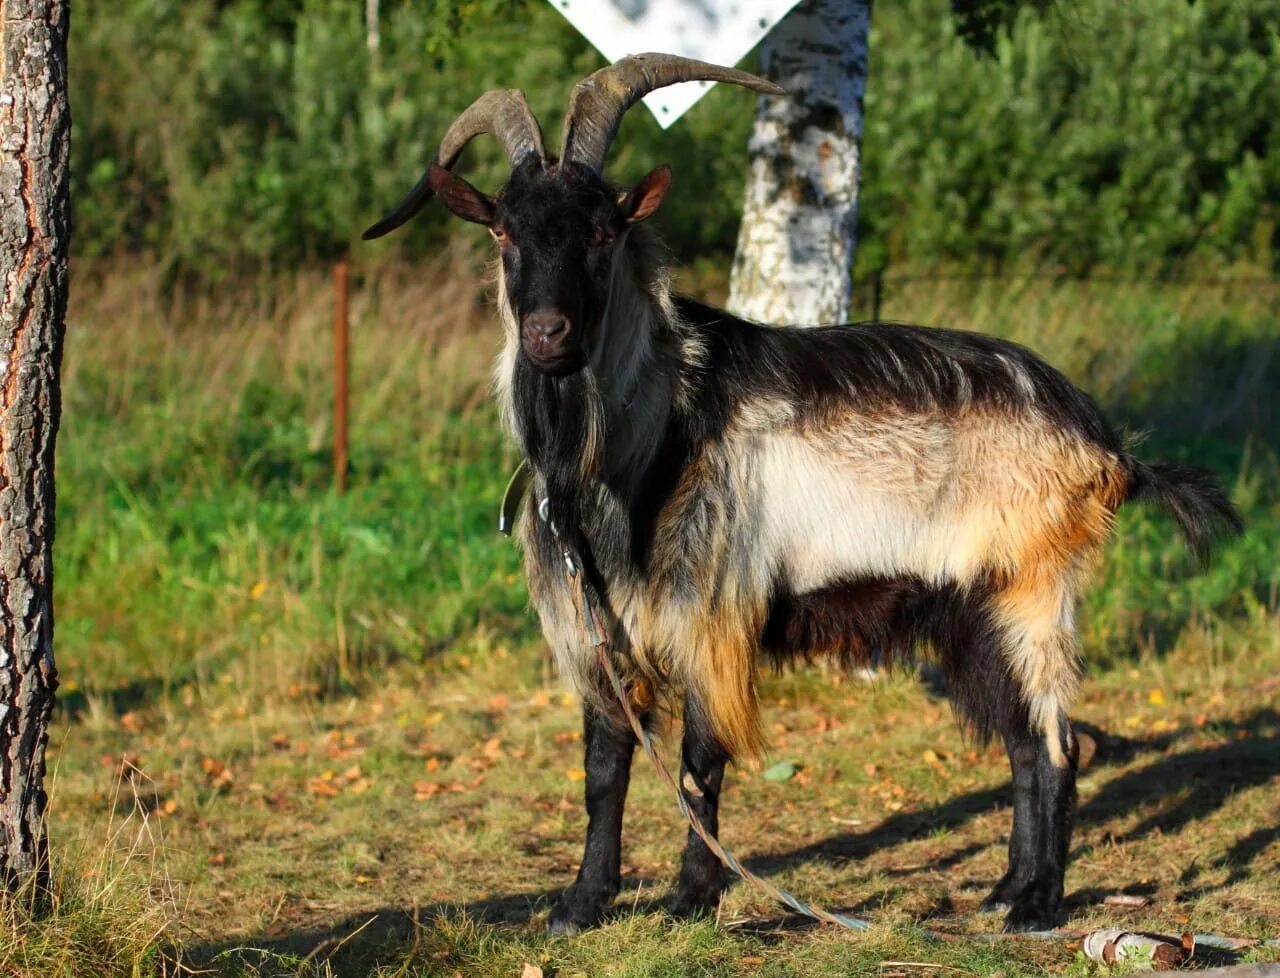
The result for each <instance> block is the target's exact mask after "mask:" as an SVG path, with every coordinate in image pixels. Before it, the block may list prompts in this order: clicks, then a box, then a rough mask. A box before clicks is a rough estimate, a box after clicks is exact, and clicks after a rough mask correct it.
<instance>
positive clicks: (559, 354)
mask: <svg viewBox="0 0 1280 978" xmlns="http://www.w3.org/2000/svg"><path fill="white" fill-rule="evenodd" d="M520 344H521V346H523V347H524V352H525V355H526V356H527V357H528V358H529V359H530V360H531V361H532V362H533V365H534V366H535V367H537V368H538V369H539V370H541V371H542V372H544V373H549V374H555V375H562V374H567V373H572V372H573V370H574V369H576V367H577V365H578V363H577V361H578V342H577V336H576V334H575V332H574V328H573V324H572V323H570V322H569V317H568V316H566V315H565V314H564V313H562V312H559V311H557V310H539V311H537V312H531V313H529V314H528V315H527V316H525V317H524V319H522V320H521V322H520Z"/></svg>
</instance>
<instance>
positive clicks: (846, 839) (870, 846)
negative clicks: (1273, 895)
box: [183, 708, 1280, 976]
mask: <svg viewBox="0 0 1280 978" xmlns="http://www.w3.org/2000/svg"><path fill="white" fill-rule="evenodd" d="M1091 732H1092V733H1093V735H1094V736H1095V739H1096V740H1097V741H1098V755H1097V760H1096V761H1095V769H1106V768H1109V767H1115V766H1118V765H1128V764H1131V763H1133V762H1134V761H1137V760H1141V759H1142V758H1144V757H1148V756H1151V755H1156V756H1154V757H1153V758H1152V759H1151V761H1150V763H1146V764H1142V765H1141V766H1139V767H1136V768H1134V769H1133V770H1130V771H1126V772H1125V773H1123V774H1121V775H1120V776H1118V777H1115V778H1113V779H1111V780H1109V781H1107V782H1106V783H1105V784H1104V785H1103V786H1102V787H1101V788H1100V789H1099V790H1098V792H1097V793H1096V794H1094V795H1093V796H1092V797H1091V798H1089V800H1088V801H1087V802H1086V803H1084V804H1083V805H1082V806H1081V807H1080V810H1079V814H1078V820H1077V824H1078V825H1080V826H1081V827H1087V826H1097V825H1101V824H1104V823H1106V822H1108V821H1110V820H1111V819H1113V818H1115V817H1117V816H1121V815H1123V814H1125V813H1127V812H1132V811H1135V810H1139V809H1143V810H1149V811H1150V813H1149V814H1147V815H1145V816H1144V817H1142V818H1141V819H1140V820H1139V821H1138V822H1137V823H1136V824H1135V825H1133V826H1132V827H1131V828H1128V829H1126V830H1125V831H1123V832H1122V833H1120V834H1118V835H1116V836H1113V839H1114V840H1116V841H1120V842H1131V841H1136V840H1138V839H1141V838H1144V837H1146V836H1148V835H1150V834H1151V833H1153V832H1163V833H1170V832H1177V831H1178V830H1180V829H1181V828H1183V827H1185V826H1187V825H1189V824H1191V823H1193V822H1197V821H1199V820H1202V819H1205V818H1208V817H1210V816H1212V815H1213V814H1214V813H1215V812H1216V811H1218V810H1219V809H1220V808H1221V807H1222V806H1223V805H1224V804H1226V803H1227V801H1228V800H1229V799H1230V798H1231V797H1232V796H1233V795H1235V794H1236V793H1237V792H1239V791H1242V790H1245V789H1248V788H1251V787H1255V786H1259V785H1263V784H1266V783H1267V782H1269V781H1271V780H1272V779H1273V778H1275V777H1276V776H1277V775H1280V712H1278V711H1277V710H1275V709H1272V708H1267V709H1260V710H1256V711H1254V712H1253V713H1251V714H1249V715H1248V716H1246V717H1244V718H1243V719H1241V720H1239V721H1236V722H1232V723H1229V724H1225V725H1223V733H1224V742H1222V743H1220V744H1215V745H1213V746H1211V747H1205V748H1202V749H1199V750H1193V751H1183V752H1180V753H1176V754H1169V753H1167V751H1168V749H1169V748H1170V747H1171V746H1172V745H1173V744H1174V743H1175V742H1176V741H1177V740H1178V739H1179V738H1180V737H1183V736H1186V735H1187V734H1188V733H1189V730H1187V729H1180V730H1174V731H1171V732H1169V733H1163V734H1159V735H1155V736H1152V737H1147V738H1137V739H1134V738H1126V737H1119V736H1113V735H1108V734H1106V733H1104V732H1102V731H1098V730H1091ZM1009 798H1010V789H1009V786H1008V785H1007V784H1006V785H1003V786H1001V787H998V788H983V789H980V790H976V791H970V792H967V793H965V794H961V795H958V796H956V797H954V798H952V799H949V800H948V801H946V802H943V803H942V804H939V805H934V806H930V807H927V808H923V809H920V810H917V811H911V812H901V813H898V814H894V815H892V816H890V817H889V818H887V819H885V820H884V821H882V822H880V823H879V824H878V825H875V826H873V827H871V828H870V829H868V830H867V831H865V832H842V833H839V834H837V835H833V836H829V837H828V838H825V839H823V840H821V841H819V842H816V843H812V844H809V845H805V846H801V847H797V848H794V849H785V850H777V851H774V852H769V853H765V854H759V855H756V856H753V857H751V858H749V859H747V860H745V862H746V865H747V866H748V868H750V869H751V870H752V871H753V872H756V873H758V874H760V875H762V876H769V875H773V874H777V873H780V872H784V871H787V870H791V869H794V868H796V867H797V866H801V865H804V864H806V863H813V862H827V863H831V864H844V863H848V862H850V861H853V860H857V859H860V858H862V857H864V856H867V855H869V854H870V853H872V852H875V851H877V850H880V849H884V848H891V847H893V846H895V845H899V844H902V843H906V842H910V841H914V840H917V839H921V838H925V837H928V836H929V835H930V834H932V833H934V832H936V831H937V830H939V829H956V828H960V827H961V826H963V825H965V824H966V823H967V822H969V821H970V820H972V819H973V818H975V817H977V816H979V815H982V814H985V813H987V812H990V811H992V810H993V809H996V808H1002V807H1004V806H1006V805H1008V803H1009ZM1278 837H1280V827H1275V826H1271V827H1265V828H1261V829H1258V830H1256V831H1255V832H1252V833H1250V834H1249V835H1247V836H1245V837H1244V838H1242V839H1240V840H1238V841H1237V842H1236V843H1235V845H1234V846H1232V848H1231V849H1230V850H1229V851H1228V852H1227V853H1226V854H1225V855H1224V856H1222V857H1221V858H1220V859H1218V860H1217V861H1216V863H1215V867H1218V868H1226V869H1228V871H1229V872H1228V876H1227V878H1226V880H1225V881H1224V882H1223V883H1221V884H1219V885H1218V887H1213V886H1200V887H1196V886H1195V883H1196V880H1197V879H1198V878H1199V876H1200V875H1201V872H1200V870H1199V869H1198V868H1197V867H1196V866H1195V865H1193V866H1191V867H1189V868H1188V870H1187V872H1186V873H1184V877H1183V880H1182V881H1181V882H1182V883H1183V885H1184V886H1186V887H1187V888H1188V889H1187V890H1186V891H1185V892H1184V894H1180V896H1182V895H1190V896H1195V895H1201V894H1204V893H1207V892H1212V890H1214V889H1217V888H1219V887H1223V886H1229V885H1231V884H1232V883H1233V882H1236V881H1239V880H1240V879H1243V878H1245V877H1246V876H1247V875H1248V872H1249V867H1250V864H1251V863H1252V862H1253V861H1254V860H1255V859H1256V858H1257V857H1258V856H1259V855H1260V854H1261V853H1262V852H1263V850H1264V849H1265V848H1266V847H1267V846H1268V845H1270V844H1271V842H1273V841H1275V839H1276V838H1278ZM987 844H988V843H985V842H984V843H974V842H971V841H967V842H966V841H958V842H957V844H956V845H954V846H953V847H952V848H951V849H950V850H949V851H945V852H942V853H941V854H940V855H939V856H938V857H937V858H936V859H935V860H933V861H932V862H931V863H930V864H929V866H928V867H927V868H928V869H929V870H930V871H933V870H936V869H940V868H941V869H946V868H949V867H951V866H954V865H956V864H958V863H960V862H962V861H963V860H965V859H967V858H968V857H969V856H971V855H973V854H975V853H976V852H978V851H980V850H981V849H983V848H985V847H986V845H987ZM1083 845H1088V843H1084V844H1083ZM1079 854H1080V846H1079V845H1078V846H1077V851H1076V853H1075V855H1077V856H1078V855H1079ZM900 875H909V874H908V873H906V872H905V871H904V873H903V874H900ZM668 884H669V881H665V880H654V879H650V878H645V877H635V876H630V877H627V878H626V880H625V883H624V889H623V893H622V895H621V896H619V898H618V900H617V902H616V904H615V908H616V909H615V911H614V914H615V916H626V915H629V914H632V913H636V914H650V913H655V912H658V911H660V910H661V909H662V908H663V907H664V906H665V904H664V901H663V895H664V894H665V888H666V886H667V885H668ZM738 885H741V884H738ZM561 892H562V890H561V888H552V889H546V890H533V891H528V892H523V893H510V894H505V895H501V896H495V897H490V898H487V899H482V900H476V901H472V902H457V903H444V904H437V905H433V906H430V907H426V908H421V909H417V910H410V909H406V908H403V907H379V908H376V909H370V910H369V911H367V912H364V913H360V914H356V915H352V916H349V917H346V918H344V919H342V920H337V921H333V922H331V923H328V924H325V925H320V926H316V927H310V928H305V929H298V930H293V931H289V930H287V929H286V930H284V931H283V932H269V933H263V934H259V935H247V936H242V937H238V938H235V939H230V940H224V941H218V942H213V943H205V944H199V945H195V946H191V947H188V948H186V949H185V950H184V952H183V962H184V964H187V965H188V966H190V967H192V968H196V969H199V968H216V967H217V966H218V964H219V963H220V962H227V961H231V962H235V961H241V962H243V963H245V964H252V965H254V966H255V967H256V968H257V969H258V970H257V971H255V972H254V973H255V974H262V975H264V976H265V975H269V974H272V972H271V971H270V970H263V968H264V967H267V968H268V969H269V965H270V963H271V961H273V960H275V959H277V958H279V959H280V960H281V961H282V962H288V961H294V962H296V961H297V960H298V959H299V958H311V959H322V960H324V961H325V962H326V963H327V966H328V967H329V968H330V969H332V973H333V974H334V975H338V976H341V975H347V974H351V975H355V974H364V973H365V971H364V970H362V969H368V968H370V967H375V966H377V965H378V964H386V963H388V962H390V961H393V960H398V959H400V958H401V957H402V956H403V954H404V953H405V950H406V948H407V947H409V946H411V945H412V943H413V941H414V940H415V939H417V937H419V936H420V934H421V929H422V928H430V927H432V926H433V924H434V923H435V922H436V921H438V920H439V919H440V918H442V917H444V918H461V917H466V918H469V919H471V920H474V921H478V922H481V923H486V924H490V925H495V926H497V927H499V929H500V930H508V931H509V932H511V933H512V934H513V935H515V934H518V935H520V936H521V937H527V936H528V935H529V933H530V931H531V930H536V929H537V927H538V926H539V925H540V923H541V921H540V920H537V918H539V917H540V916H541V914H543V913H544V912H545V911H546V910H547V909H548V908H549V907H550V906H551V905H552V904H553V903H554V902H555V900H556V898H557V897H558V896H559V895H560V893H561ZM1103 895H1104V894H1103V893H1102V892H1101V891H1099V890H1095V889H1090V888H1086V889H1083V890H1079V891H1076V892H1073V893H1069V894H1068V895H1067V906H1068V909H1069V910H1070V909H1072V908H1080V907H1084V906H1089V905H1093V904H1096V903H1097V902H1098V901H1099V900H1100V899H1101V897H1102V896H1103ZM891 896H892V895H891V894H889V895H885V894H881V895H880V896H877V897H874V898H872V899H871V900H869V901H867V902H864V903H862V904H858V905H854V906H844V907H837V908H836V909H839V910H842V911H843V912H846V913H852V914H856V915H866V914H874V912H875V910H876V907H877V906H878V905H879V904H881V903H882V902H883V901H884V900H885V899H886V898H891ZM955 913H956V908H955V907H954V906H953V905H952V904H951V902H950V901H949V900H946V899H944V900H943V902H942V903H940V904H939V905H938V906H936V907H934V908H933V910H932V911H931V913H930V914H929V919H933V920H937V919H939V918H947V917H952V916H953V915H954V914H955ZM807 926H809V924H808V922H806V921H805V920H804V919H803V918H794V917H786V916H781V917H778V918H771V919H767V920H760V921H751V922H749V923H748V924H747V927H746V929H748V930H750V931H751V932H752V933H754V934H757V935H764V936H767V935H768V934H771V933H781V932H786V931H790V930H796V929H803V928H805V927H807ZM281 967H284V965H282V966H281ZM290 969H293V970H290ZM294 973H296V964H295V965H290V966H289V968H288V969H286V970H283V971H282V972H281V974H294Z"/></svg>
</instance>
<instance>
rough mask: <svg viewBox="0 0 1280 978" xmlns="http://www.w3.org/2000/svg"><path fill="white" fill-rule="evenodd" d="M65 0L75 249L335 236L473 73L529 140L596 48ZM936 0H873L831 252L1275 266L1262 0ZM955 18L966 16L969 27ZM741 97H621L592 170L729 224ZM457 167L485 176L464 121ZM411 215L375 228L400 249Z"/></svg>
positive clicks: (1279, 10) (258, 262)
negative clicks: (854, 211)
mask: <svg viewBox="0 0 1280 978" xmlns="http://www.w3.org/2000/svg"><path fill="white" fill-rule="evenodd" d="M381 7H382V15H381V25H380V26H381V45H380V47H379V49H378V51H377V53H376V56H371V54H370V52H369V50H368V48H367V46H366V36H365V25H364V22H363V8H364V5H363V4H360V3H357V2H355V0H109V2H108V0H86V2H85V3H83V4H81V5H79V6H78V7H77V10H76V25H75V30H74V32H73V36H72V47H73V50H72V64H73V66H74V71H73V73H72V87H73V93H72V95H73V99H74V105H73V107H74V111H75V117H76V128H75V135H74V142H73V180H74V188H73V189H74V200H75V202H76V247H77V249H78V250H79V252H80V253H81V254H83V255H102V254H108V253H119V252H136V251H139V250H144V251H153V252H156V253H158V254H160V255H162V256H164V257H165V258H166V260H168V261H169V262H170V264H171V265H172V267H173V268H174V269H175V270H183V271H197V272H200V273H202V274H206V275H214V276H216V275H220V274H224V273H226V272H227V271H229V270H236V269H240V268H246V267H249V268H254V269H261V268H262V267H263V266H266V267H268V268H273V267H280V268H287V267H291V266H293V265H296V264H297V263H300V262H306V261H308V260H315V259H323V258H328V257H331V256H333V255H336V254H338V253H340V252H341V251H342V250H343V249H345V248H347V247H348V246H349V245H351V244H352V243H353V241H354V240H355V239H356V237H357V236H358V234H359V232H360V230H361V229H362V228H364V227H365V226H366V225H367V224H368V223H370V222H371V221H372V220H373V219H374V218H376V217H377V216H379V215H380V213H381V212H382V211H384V210H386V209H387V208H388V207H389V206H390V205H391V204H392V203H393V202H394V201H395V200H397V199H398V198H399V196H400V195H401V194H402V193H403V192H404V191H405V190H406V189H407V188H408V187H409V186H410V185H411V184H412V182H413V181H414V180H415V179H416V178H417V176H418V174H419V172H420V170H421V167H422V166H423V165H424V164H425V162H426V161H427V160H428V159H429V158H430V157H431V155H432V153H433V152H434V150H435V147H436V144H437V141H438V139H439V137H440V135H441V133H442V132H443V131H444V128H445V126H446V125H447V124H448V123H449V121H450V120H451V119H452V118H453V117H454V115H455V114H456V113H457V112H458V111H459V110H460V109H462V108H463V107H464V106H465V105H466V104H467V103H468V102H469V101H470V100H471V99H472V98H474V97H475V96H476V95H477V94H478V93H479V92H481V91H483V90H484V89H487V88H490V87H498V86H502V87H510V86H515V87H519V88H522V89H524V90H525V91H526V92H527V93H528V95H529V98H530V101H531V103H532V105H533V108H534V110H535V112H536V113H537V115H538V117H539V118H540V119H541V120H542V121H543V124H544V127H546V129H547V130H548V131H547V137H548V142H549V143H550V144H552V145H555V143H556V141H557V139H558V124H559V119H560V118H561V116H562V114H563V111H564V105H565V101H566V97H567V94H568V91H569V87H570V86H571V84H572V83H573V82H574V81H575V80H576V79H577V78H579V77H581V76H582V75H583V74H585V73H587V72H588V71H590V70H592V69H594V68H595V67H598V66H599V65H600V64H601V63H602V62H601V60H600V58H599V56H598V55H597V54H596V53H595V52H594V51H593V50H592V49H590V48H589V46H588V45H587V44H586V42H585V41H583V40H582V39H581V38H580V37H579V36H578V35H577V34H576V33H575V32H574V31H573V29H572V28H571V27H569V25H568V24H567V23H566V22H565V21H564V20H563V19H562V18H561V17H560V16H559V15H558V14H557V13H556V12H555V11H554V10H553V9H552V8H551V6H550V5H549V4H547V3H545V2H543V0H467V2H460V3H451V2H447V0H382V4H381ZM964 23H965V22H964V19H963V18H958V17H957V16H956V15H955V14H954V13H953V12H952V9H951V5H950V4H948V3H947V2H946V0H894V2H892V3H888V2H885V3H881V4H879V5H877V8H876V10H875V16H874V28H873V30H874V36H873V39H872V47H871V60H872V65H871V73H870V75H871V76H870V79H869V84H868V94H867V103H866V130H865V145H864V157H865V168H864V197H863V205H862V213H861V219H860V220H861V237H862V243H861V247H860V251H859V265H860V266H861V267H863V268H870V267H878V266H882V265H885V264H886V263H895V264H896V263H904V262H905V263H916V264H927V263H932V262H935V261H947V262H951V263H960V264H964V265H975V264H978V265H983V266H989V265H992V264H1001V263H1010V262H1013V261H1016V262H1019V263H1023V262H1025V260H1026V259H1027V258H1028V256H1030V257H1031V258H1032V259H1033V260H1034V261H1036V262H1037V263H1043V264H1044V265H1046V266H1048V267H1057V266H1065V267H1066V268H1067V269H1069V270H1071V271H1082V270H1086V269H1088V268H1090V267H1093V266H1097V265H1107V266H1109V267H1116V266H1126V267H1134V268H1142V269H1144V270H1159V269H1161V268H1164V267H1166V266H1168V265H1170V264H1173V263H1178V262H1180V261H1186V260H1188V259H1195V260H1198V259H1204V260H1211V261H1213V262H1215V263H1222V262H1233V261H1246V262H1249V263H1251V264H1254V265H1260V266H1262V267H1264V268H1268V269H1274V268H1275V267H1276V266H1277V251H1278V249H1277V245H1278V244H1280V232H1278V231H1277V227H1278V225H1280V204H1278V203H1277V201H1278V200H1280V127H1278V126H1277V124H1276V122H1275V120H1276V119H1280V71H1278V70H1277V66H1278V65H1280V0H1198V2H1196V3H1193V4H1189V3H1187V2H1186V0H1137V2H1133V3H1124V4H1118V3H1114V2H1112V0H1072V2H1068V0H1062V2H1058V3H1054V4H1047V5H1046V4H1039V3H1036V4H1027V5H1024V6H1023V7H1022V10H1021V13H1019V14H1017V15H1016V16H1014V17H1012V18H1011V19H1008V20H1006V22H1005V23H1004V24H1003V25H1001V26H997V27H996V28H994V33H992V34H991V36H989V37H985V38H983V39H982V42H981V43H978V44H974V43H969V42H966V40H964V39H962V38H961V37H959V36H958V34H957V30H958V29H959V28H963V26H964ZM969 41H970V42H972V41H973V37H972V36H970V38H969ZM752 106H753V100H752V98H751V97H749V96H748V95H746V94H745V93H743V92H741V91H737V90H729V89H727V88H726V87H725V86H718V87H717V89H716V90H715V91H713V92H712V93H711V95H710V96H708V97H707V98H706V99H705V100H704V101H703V102H702V103H700V104H699V105H698V106H697V107H696V108H695V109H694V110H693V112H692V113H691V114H690V116H689V117H688V118H687V119H686V120H684V121H682V122H681V123H680V124H679V125H677V126H676V127H675V128H674V129H673V130H671V131H670V132H666V133H664V132H662V131H661V130H660V129H659V128H658V127H657V125H656V124H655V123H654V122H653V121H652V119H650V118H649V117H648V115H647V113H646V112H645V111H644V110H639V111H635V112H633V113H631V115H630V116H629V117H628V120H627V122H626V124H625V125H624V127H623V132H622V137H621V139H620V141H619V143H618V145H617V149H616V150H615V152H614V155H613V160H612V166H613V170H612V172H613V174H614V175H615V176H617V177H618V178H619V179H630V178H634V177H635V176H637V175H638V174H640V173H642V172H643V171H644V170H645V169H647V168H648V167H649V166H652V165H654V164H656V163H658V162H662V161H665V162H669V163H671V164H672V165H673V166H674V167H675V169H676V174H677V180H678V184H677V187H678V194H677V197H676V198H675V203H676V204H677V206H674V207H668V209H667V213H666V214H665V215H664V221H663V229H664V232H665V233H666V234H667V236H668V238H669V239H670V241H671V243H672V245H673V246H674V248H675V250H676V252H677V254H678V255H679V256H680V257H681V258H684V259H686V260H687V259H689V258H691V257H693V256H695V255H716V254H722V253H724V252H727V251H729V250H731V249H732V247H733V242H734V235H735V233H736V226H737V220H738V215H739V207H740V200H741V190H742V179H743V172H744V164H743V148H744V146H745V141H746V136H747V132H748V129H749V126H750V119H751V112H752ZM469 154H471V158H470V159H469V160H467V161H466V163H465V164H464V165H465V166H466V167H467V169H468V173H469V175H471V176H472V177H474V178H475V179H476V181H477V182H478V183H480V184H481V185H482V186H487V187H496V186H497V185H498V184H499V183H500V182H501V179H502V173H501V163H500V160H499V159H498V154H497V153H496V151H495V149H494V148H493V146H492V145H489V144H485V145H483V146H481V145H477V148H476V149H474V150H470V151H469ZM444 228H445V224H444V219H443V216H442V215H441V214H440V213H435V212H432V213H429V214H427V215H426V216H425V217H424V218H423V219H421V220H419V221H418V222H416V223H415V224H414V226H413V227H412V228H411V229H410V230H409V231H408V233H407V234H404V235H402V236H399V237H398V238H397V239H396V240H395V241H394V242H391V243H389V244H386V245H379V246H377V250H376V252H374V251H372V250H370V251H367V252H366V253H367V254H368V253H376V254H380V255H381V254H389V253H391V252H395V251H401V252H407V253H409V254H414V255H416V254H422V253H425V252H426V251H427V250H428V249H429V248H430V247H432V246H433V245H436V244H438V243H439V241H440V239H441V236H442V234H443V233H444Z"/></svg>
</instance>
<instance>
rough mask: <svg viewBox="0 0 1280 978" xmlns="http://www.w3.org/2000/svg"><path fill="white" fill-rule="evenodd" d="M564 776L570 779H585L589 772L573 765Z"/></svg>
mask: <svg viewBox="0 0 1280 978" xmlns="http://www.w3.org/2000/svg"><path fill="white" fill-rule="evenodd" d="M564 776H565V777H566V778H568V779H569V780H570V781H585V780H586V778H587V772H586V771H584V770H583V769H582V768H580V767H571V768H569V770H567V771H565V772H564Z"/></svg>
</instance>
